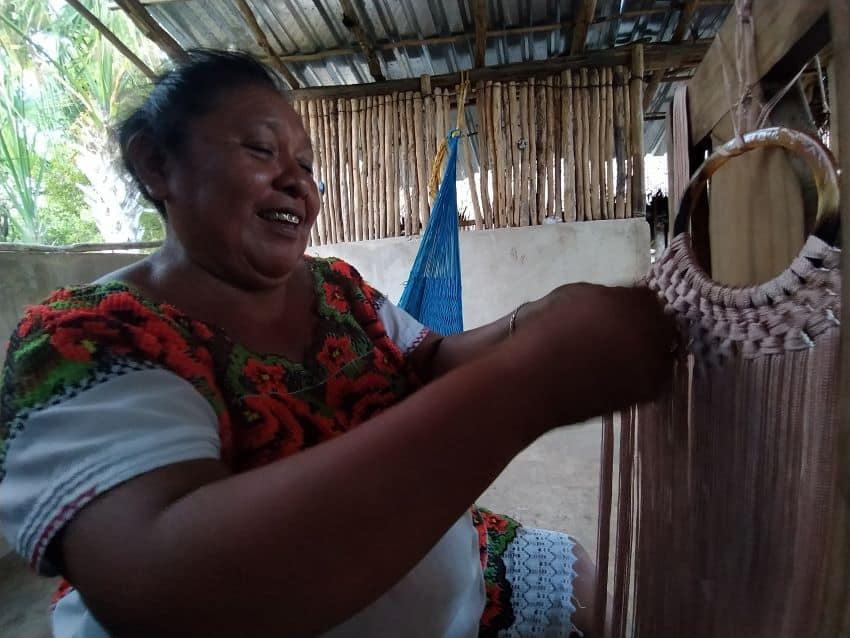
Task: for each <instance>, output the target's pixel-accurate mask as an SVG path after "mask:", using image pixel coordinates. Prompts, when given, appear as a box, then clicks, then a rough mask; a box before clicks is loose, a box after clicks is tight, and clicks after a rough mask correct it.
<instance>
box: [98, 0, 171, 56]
mask: <svg viewBox="0 0 850 638" xmlns="http://www.w3.org/2000/svg"><path fill="white" fill-rule="evenodd" d="M115 4H117V5H118V6H119V7H121V9H123V11H124V13H126V14H127V15H128V16H129V17H130V20H132V21H133V24H135V25H136V26H137V27H138V28H139V30H140V31H141V32H142V33H144V34H145V36H146V37H147V38H148V40H151V41H152V42H153V43H154V44H156V45H157V46H158V47H159V48H160V49H162V50H163V51H165V54H166V55H167V56H168V57H169V58H171V59H172V60H183V59H185V58H186V52H185V51H184V50H183V47H181V46H180V45H179V44H178V43H177V40H175V39H174V38H172V37H171V36H170V35H169V34H168V32H167V31H166V30H165V29H163V28H162V27H161V26H159V23H158V22H157V21H156V20H154V19H153V18H152V17H151V14H150V13H148V10H147V9H145V8H144V7H143V6H142V3H141V2H139V0H115Z"/></svg>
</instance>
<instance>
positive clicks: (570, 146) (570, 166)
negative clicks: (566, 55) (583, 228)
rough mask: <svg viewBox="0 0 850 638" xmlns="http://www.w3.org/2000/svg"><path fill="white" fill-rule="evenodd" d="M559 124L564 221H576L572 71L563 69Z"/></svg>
mask: <svg viewBox="0 0 850 638" xmlns="http://www.w3.org/2000/svg"><path fill="white" fill-rule="evenodd" d="M561 93H562V99H561V104H562V107H561V119H562V122H561V126H562V127H563V131H564V135H563V136H562V139H563V148H562V151H561V152H562V153H563V156H564V160H565V162H564V171H565V173H566V175H565V176H564V177H565V179H564V197H563V202H564V221H565V222H569V221H576V220H577V219H578V216H577V214H578V211H577V210H576V146H575V135H574V134H573V133H574V131H575V111H574V110H573V102H574V97H573V94H574V91H573V73H572V71H569V70H567V71H564V72H563V75H562V79H561Z"/></svg>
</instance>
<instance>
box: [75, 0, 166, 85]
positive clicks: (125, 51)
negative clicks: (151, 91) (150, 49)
mask: <svg viewBox="0 0 850 638" xmlns="http://www.w3.org/2000/svg"><path fill="white" fill-rule="evenodd" d="M65 2H67V3H68V4H69V5H71V6H72V7H73V8H74V9H75V10H76V12H77V13H79V14H80V15H81V16H83V18H85V19H86V20H87V21H88V22H89V23H90V24H91V25H92V26H93V27H94V28H95V29H97V32H98V33H100V34H101V35H102V36H103V37H104V38H106V39H107V40H109V42H110V43H111V44H112V46H114V47H115V48H116V49H118V51H120V52H121V54H122V55H123V56H124V57H125V58H127V59H128V60H130V62H132V63H133V64H134V65H136V67H137V68H138V69H139V70H140V71H141V72H142V73H144V74H145V75H146V76H147V77H148V78H149V79H151V80H153V79H155V78H156V73H154V72H153V71H152V70H151V68H150V67H149V66H148V65H147V64H145V63H144V62H142V60H141V58H139V57H138V56H137V55H136V54H135V53H133V52H132V51H130V49H129V48H128V47H127V45H126V44H124V43H123V42H121V40H120V39H119V38H118V36H117V35H115V34H114V33H112V31H110V30H109V27H107V26H106V25H105V24H103V22H101V21H100V20H99V19H98V17H97V16H96V15H94V14H93V13H92V12H91V11H89V10H88V9H87V8H86V7H85V5H83V4H82V3H81V2H79V0H65Z"/></svg>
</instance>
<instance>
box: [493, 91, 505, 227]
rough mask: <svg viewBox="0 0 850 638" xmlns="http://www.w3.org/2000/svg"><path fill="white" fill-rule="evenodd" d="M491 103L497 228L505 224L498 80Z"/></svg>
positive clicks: (503, 139)
mask: <svg viewBox="0 0 850 638" xmlns="http://www.w3.org/2000/svg"><path fill="white" fill-rule="evenodd" d="M490 97H491V99H492V103H491V105H490V109H491V111H490V113H491V115H492V118H493V119H492V122H491V124H492V126H493V133H492V135H493V146H494V150H495V153H494V160H495V161H494V162H493V186H494V190H495V198H494V200H495V205H496V211H495V213H496V214H495V215H494V217H495V218H496V220H497V223H498V226H497V227H498V228H504V227H505V226H507V211H506V206H505V202H506V197H505V138H504V129H503V128H502V125H503V122H502V85H501V83H499V82H494V83H493V87H492V91H491V94H490Z"/></svg>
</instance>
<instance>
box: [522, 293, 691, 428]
mask: <svg viewBox="0 0 850 638" xmlns="http://www.w3.org/2000/svg"><path fill="white" fill-rule="evenodd" d="M676 340H677V333H676V330H675V326H674V323H673V320H672V319H671V318H670V317H668V316H666V315H665V314H664V312H663V309H662V306H661V303H660V302H659V300H658V298H657V297H656V296H655V294H654V293H652V292H651V291H650V290H648V289H646V288H643V287H634V288H612V287H606V286H598V285H592V284H568V285H565V286H561V287H560V288H557V289H556V290H554V291H552V292H551V293H550V294H548V295H547V296H546V297H543V298H542V299H540V300H539V301H536V302H534V303H532V304H529V305H528V306H527V307H526V308H523V309H522V310H521V311H520V313H519V315H518V320H517V328H516V333H515V335H514V340H513V341H514V342H515V343H512V344H510V345H509V347H511V348H516V349H517V354H518V355H519V356H520V357H521V359H522V364H521V365H522V367H523V368H525V369H526V370H529V371H531V372H532V373H531V374H530V375H529V376H530V377H532V378H533V381H534V383H535V384H537V388H536V389H535V390H534V392H535V393H539V395H540V399H541V400H542V401H543V402H544V404H545V405H546V407H547V408H548V409H549V410H550V411H551V414H552V415H553V418H554V419H555V420H559V421H560V423H552V424H551V425H552V426H557V425H563V424H567V423H573V422H576V421H581V420H584V419H587V418H590V417H592V416H596V415H599V414H603V413H605V412H610V411H614V410H617V409H620V408H624V407H626V406H628V405H631V404H634V403H637V402H640V401H644V400H647V399H650V398H652V397H653V396H655V394H657V393H658V392H659V391H660V389H661V387H662V386H663V384H664V382H665V381H666V380H667V379H668V378H669V375H670V372H671V370H672V361H673V354H672V353H673V351H674V346H675V343H676ZM530 380H531V379H530Z"/></svg>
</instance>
